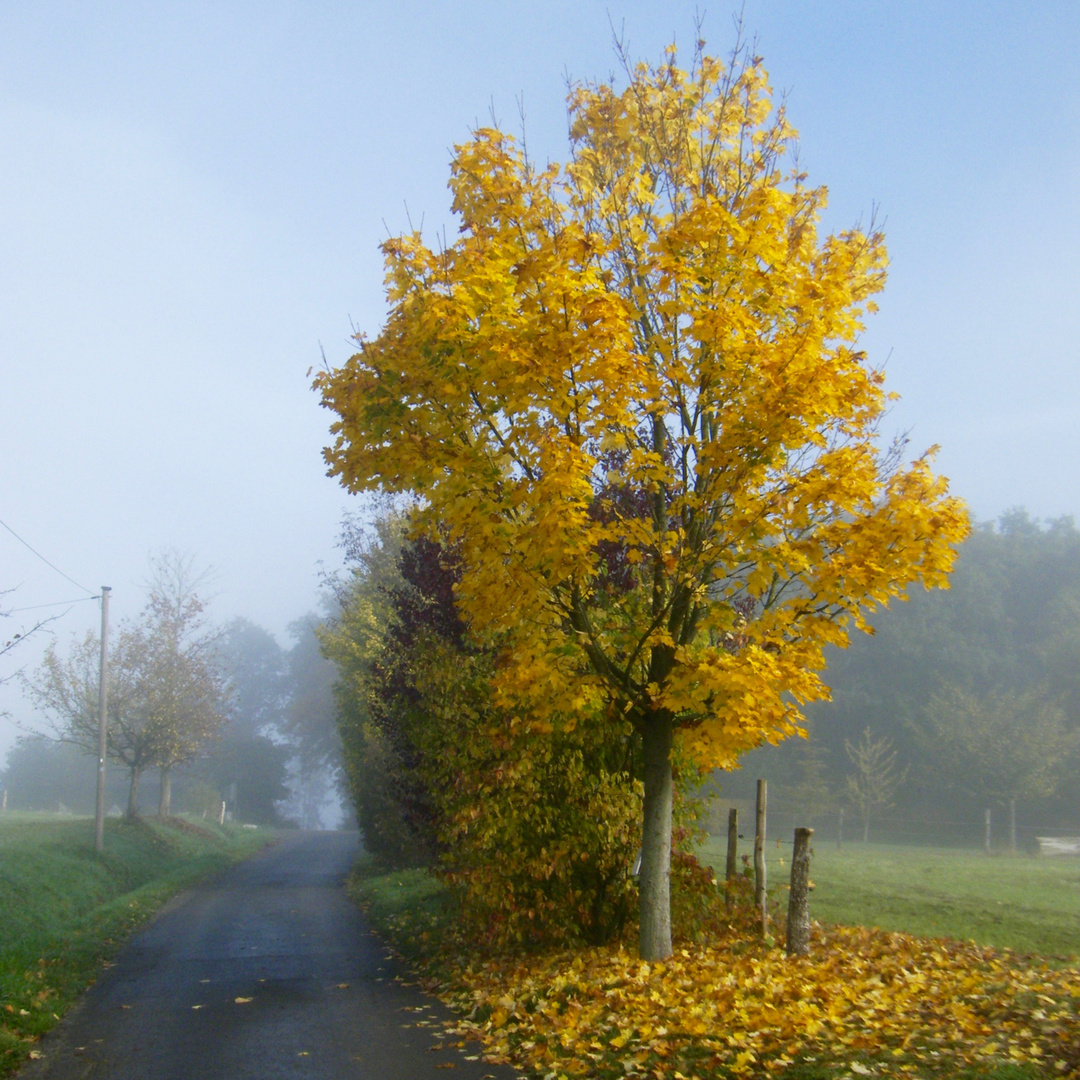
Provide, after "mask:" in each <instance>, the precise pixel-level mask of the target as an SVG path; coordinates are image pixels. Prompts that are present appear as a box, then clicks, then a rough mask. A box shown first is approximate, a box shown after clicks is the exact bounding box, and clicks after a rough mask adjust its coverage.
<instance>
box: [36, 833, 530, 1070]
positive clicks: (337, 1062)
mask: <svg viewBox="0 0 1080 1080" xmlns="http://www.w3.org/2000/svg"><path fill="white" fill-rule="evenodd" d="M358 851H359V844H358V841H357V837H356V834H354V833H294V834H286V835H285V836H284V837H283V838H282V839H281V841H280V842H279V843H277V844H275V845H274V846H273V847H271V848H269V849H268V850H267V851H266V852H264V853H263V854H261V855H259V856H258V857H256V858H254V859H252V860H250V861H249V862H245V863H241V864H240V865H238V866H235V867H233V868H232V869H230V870H228V871H226V872H225V873H224V874H223V875H221V876H220V877H218V878H216V879H214V880H213V881H211V882H209V883H207V884H205V885H203V886H200V887H198V888H196V889H193V890H192V891H190V892H188V893H185V894H184V895H183V896H181V897H179V898H178V899H177V900H175V901H173V902H172V903H171V904H170V905H169V906H168V907H167V908H166V909H165V911H164V912H163V913H162V914H161V915H159V916H158V918H157V919H155V920H154V921H153V922H152V923H151V924H150V925H149V926H148V927H147V928H146V929H144V930H143V931H142V932H141V933H139V934H138V935H137V936H136V937H134V938H133V939H132V940H131V942H130V943H129V944H128V945H127V946H126V947H125V949H124V950H123V952H122V953H121V954H120V956H119V957H118V958H117V962H116V964H115V966H113V967H111V968H110V969H109V970H108V971H107V972H105V974H104V975H103V976H102V978H101V979H100V980H99V982H98V983H97V984H96V985H95V986H93V987H92V988H91V989H90V991H89V993H88V994H87V995H86V998H85V999H84V1001H83V1002H81V1003H80V1004H79V1006H77V1007H76V1008H75V1009H73V1010H72V1012H71V1013H69V1015H68V1016H66V1017H65V1018H64V1020H63V1022H62V1023H60V1024H59V1025H57V1027H56V1028H55V1029H54V1030H53V1031H52V1032H51V1033H50V1034H49V1035H48V1036H46V1037H45V1039H43V1040H42V1043H41V1045H40V1048H39V1049H40V1052H41V1054H42V1056H41V1058H40V1059H38V1060H36V1061H32V1062H30V1064H29V1065H28V1067H27V1068H26V1069H24V1070H23V1071H22V1072H21V1073H20V1074H19V1080H247V1078H250V1080H279V1078H280V1080H291V1078H293V1077H296V1078H300V1077H303V1078H312V1080H339V1078H341V1080H344V1078H346V1077H348V1078H349V1080H365V1078H369V1077H370V1078H378V1080H398V1078H401V1080H427V1078H431V1080H436V1078H438V1077H446V1076H454V1077H459V1078H461V1080H481V1078H482V1077H492V1078H496V1080H511V1078H513V1077H514V1076H516V1072H515V1071H514V1070H513V1069H509V1068H507V1067H505V1066H494V1065H488V1064H485V1063H484V1062H483V1061H480V1060H474V1061H470V1060H468V1058H469V1057H470V1056H474V1055H476V1054H478V1052H479V1050H478V1047H477V1046H476V1045H475V1044H472V1045H471V1046H469V1047H467V1048H466V1049H464V1050H463V1049H461V1048H458V1047H457V1046H456V1045H454V1044H455V1043H456V1040H453V1039H451V1038H447V1037H445V1036H443V1035H442V1032H441V1025H440V1024H439V1023H438V1021H440V1020H445V1019H449V1018H450V1013H449V1011H448V1010H447V1009H445V1008H444V1007H443V1006H442V1005H441V1004H440V1002H438V1001H437V1000H436V999H435V998H431V997H428V996H426V995H425V994H422V993H421V992H420V991H419V990H416V989H414V988H411V987H408V986H403V985H401V984H400V983H398V982H395V981H394V974H395V967H394V964H393V961H392V960H391V959H390V958H389V956H388V953H387V951H386V949H385V948H384V947H383V946H382V945H381V944H380V943H379V941H378V939H377V938H375V937H373V936H372V934H371V932H370V930H369V929H368V926H367V923H366V921H365V919H364V916H363V915H362V914H361V913H360V912H359V911H358V910H357V909H356V908H355V907H354V906H353V905H352V903H350V901H349V899H348V897H347V896H346V895H345V892H344V890H343V888H342V885H343V882H344V880H345V876H346V874H347V873H348V871H349V869H350V867H351V865H352V863H353V861H354V860H355V858H356V856H357V853H358ZM448 1069H452V1070H453V1071H452V1072H444V1071H442V1070H448Z"/></svg>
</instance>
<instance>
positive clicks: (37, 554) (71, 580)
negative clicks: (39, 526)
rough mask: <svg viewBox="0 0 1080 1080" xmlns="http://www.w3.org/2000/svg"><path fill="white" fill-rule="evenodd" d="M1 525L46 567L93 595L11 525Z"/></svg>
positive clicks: (4, 523) (91, 591)
mask: <svg viewBox="0 0 1080 1080" xmlns="http://www.w3.org/2000/svg"><path fill="white" fill-rule="evenodd" d="M0 525H3V526H4V528H5V529H7V531H8V532H9V533H11V535H12V536H14V537H15V539H16V540H18V541H19V543H20V544H22V546H23V547H24V548H26V549H27V551H31V552H33V553H34V554H35V555H36V556H37V557H38V558H39V559H40V560H41V561H42V562H43V563H44V564H45V565H46V566H48V567H50V568H51V569H53V570H55V571H56V572H57V573H58V574H59V575H60V576H61V577H62V578H66V579H67V580H68V581H70V582H71V584H72V585H74V586H75V587H76V588H77V589H82V591H83V592H84V593H91V594H92V593H93V590H92V589H88V588H87V587H86V586H85V585H80V584H79V582H77V581H76V580H75V579H74V578H73V577H68V575H67V574H65V573H64V571H63V570H61V569H60V567H59V566H54V565H53V564H52V563H51V562H49V560H48V559H46V558H45V556H44V555H42V554H41V552H40V551H35V550H34V549H33V548H32V547H31V546H30V545H29V544H28V543H27V542H26V541H25V540H24V539H23V538H22V537H21V536H20V535H19V534H18V533H17V532H16V531H15V530H14V529H13V528H12V527H11V526H10V525H8V524H7V522H4V521H0Z"/></svg>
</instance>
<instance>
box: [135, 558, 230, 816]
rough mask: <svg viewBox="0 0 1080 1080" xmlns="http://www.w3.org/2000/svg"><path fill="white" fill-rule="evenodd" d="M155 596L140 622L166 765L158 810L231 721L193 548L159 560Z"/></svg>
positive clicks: (155, 727) (141, 660)
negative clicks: (177, 772) (183, 770)
mask: <svg viewBox="0 0 1080 1080" xmlns="http://www.w3.org/2000/svg"><path fill="white" fill-rule="evenodd" d="M151 565H152V576H151V580H150V582H149V586H148V587H149V598H148V600H147V604H146V607H145V608H144V610H143V615H142V618H141V620H140V622H139V624H138V625H137V626H136V628H135V629H134V631H133V633H134V634H135V635H136V638H137V641H138V654H137V663H138V678H137V687H138V690H137V692H138V694H139V696H140V698H141V702H142V707H143V708H144V709H145V710H146V713H147V725H148V728H149V729H150V731H151V732H152V737H153V741H154V764H155V765H156V766H157V767H158V769H159V770H160V772H161V786H160V795H159V801H158V814H159V815H160V816H161V817H168V816H169V812H170V810H171V801H170V800H171V790H172V789H171V777H172V771H173V769H175V768H176V767H178V766H180V765H185V764H187V763H188V762H190V761H192V760H193V759H194V758H196V757H197V756H198V755H199V754H201V753H202V752H203V751H204V750H205V748H206V746H207V744H208V743H209V742H210V741H211V740H212V739H214V738H216V737H217V736H218V735H219V734H220V732H221V728H222V726H223V725H224V723H225V720H226V709H227V687H226V683H225V678H224V674H223V671H222V668H221V663H220V654H219V652H218V650H217V643H218V641H219V639H220V637H221V633H220V631H218V630H216V629H214V628H212V627H211V626H210V625H209V620H208V615H207V611H206V602H205V600H204V599H203V598H202V597H201V596H200V594H199V590H200V588H201V586H202V585H203V584H205V581H206V576H207V575H206V574H205V573H203V574H198V573H196V572H195V570H194V560H193V558H192V557H191V556H189V555H181V554H179V553H177V552H174V551H167V552H164V553H162V554H161V555H159V556H157V557H156V558H155V559H153V560H152V563H151Z"/></svg>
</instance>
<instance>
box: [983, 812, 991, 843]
mask: <svg viewBox="0 0 1080 1080" xmlns="http://www.w3.org/2000/svg"><path fill="white" fill-rule="evenodd" d="M983 850H984V851H985V852H986V854H987V855H989V854H990V808H989V807H987V809H986V812H985V814H984V816H983Z"/></svg>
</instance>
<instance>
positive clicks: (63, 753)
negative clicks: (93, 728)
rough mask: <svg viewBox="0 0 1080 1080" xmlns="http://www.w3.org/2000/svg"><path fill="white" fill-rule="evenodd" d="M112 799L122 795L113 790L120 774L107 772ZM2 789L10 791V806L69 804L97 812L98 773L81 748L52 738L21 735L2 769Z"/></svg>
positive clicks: (51, 807) (35, 807)
mask: <svg viewBox="0 0 1080 1080" xmlns="http://www.w3.org/2000/svg"><path fill="white" fill-rule="evenodd" d="M106 779H107V782H108V788H109V790H108V794H107V798H109V799H110V800H111V799H112V798H113V797H114V796H117V797H122V796H120V794H119V792H115V791H114V790H112V789H113V787H114V784H113V781H114V780H116V779H119V780H120V781H121V782H122V781H123V777H122V776H120V777H117V776H116V775H115V773H114V770H113V769H109V771H108V773H107V777H106ZM0 790H2V791H6V792H7V796H8V809H18V810H57V809H59V808H60V807H67V808H68V809H69V810H71V811H73V812H74V813H77V814H89V813H93V809H94V795H95V772H94V771H93V770H91V769H88V768H87V767H86V756H85V755H84V754H83V753H82V752H81V751H80V750H79V748H78V747H75V746H72V745H70V744H68V743H58V742H54V741H53V740H51V739H45V738H40V737H34V736H28V737H23V738H20V739H19V740H18V741H17V742H16V743H15V745H14V746H13V747H12V748H11V749H10V750H9V751H8V754H7V762H6V765H5V767H4V769H3V771H2V772H0Z"/></svg>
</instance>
